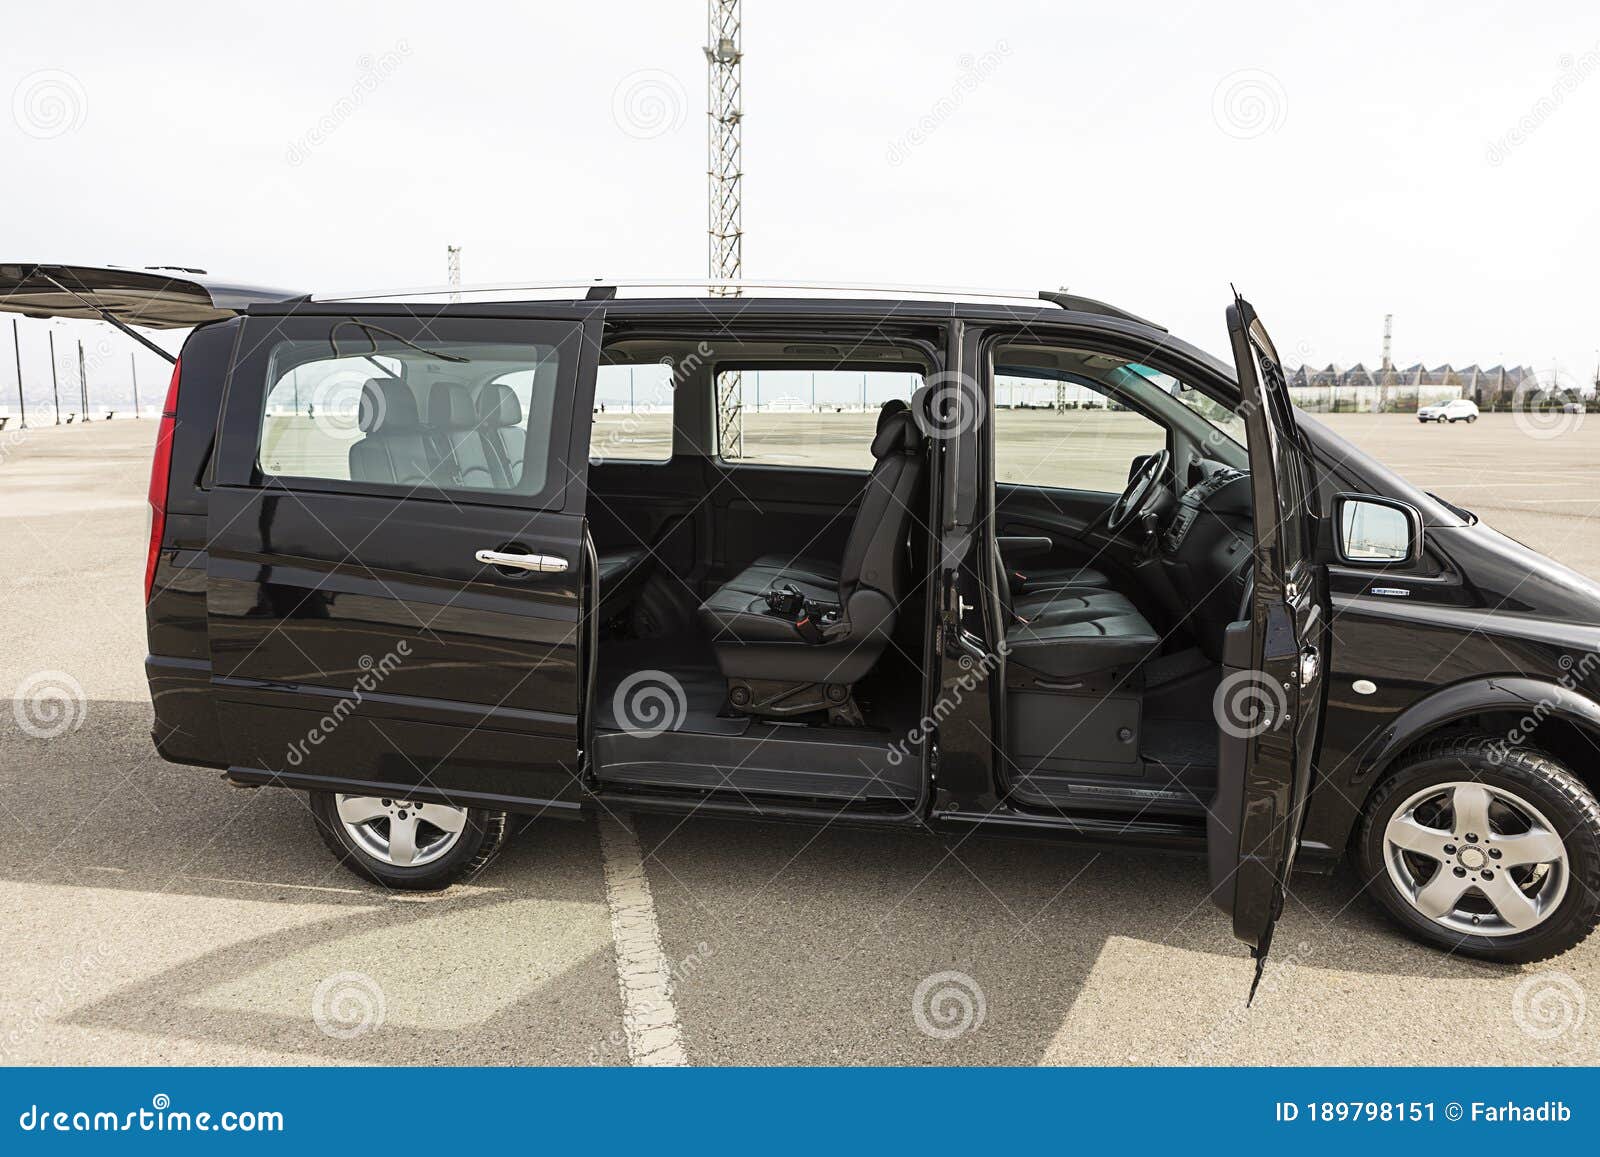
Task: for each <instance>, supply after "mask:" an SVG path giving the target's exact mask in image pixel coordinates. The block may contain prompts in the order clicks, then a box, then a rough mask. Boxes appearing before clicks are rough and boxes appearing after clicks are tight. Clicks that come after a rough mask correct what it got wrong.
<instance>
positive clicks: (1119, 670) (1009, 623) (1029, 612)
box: [1000, 583, 1161, 686]
mask: <svg viewBox="0 0 1600 1157" xmlns="http://www.w3.org/2000/svg"><path fill="white" fill-rule="evenodd" d="M1000 608H1001V614H1002V615H1003V617H1004V619H1005V633H1006V655H1007V657H1008V658H1010V659H1013V660H1015V661H1016V662H1017V663H1019V664H1020V665H1022V666H1024V667H1028V668H1030V669H1032V670H1034V671H1036V672H1038V673H1039V674H1041V675H1049V676H1053V677H1054V678H1057V679H1071V678H1076V677H1078V676H1084V675H1090V674H1095V673H1103V674H1104V675H1105V676H1106V678H1107V679H1109V680H1111V681H1112V682H1113V683H1115V684H1116V685H1119V686H1120V685H1123V684H1124V683H1125V682H1126V680H1127V678H1128V676H1129V675H1130V674H1131V673H1132V672H1133V671H1134V670H1135V669H1137V668H1138V667H1139V666H1140V665H1141V664H1142V663H1144V662H1145V661H1146V660H1147V659H1150V658H1152V657H1153V656H1154V655H1155V654H1156V653H1157V652H1158V651H1159V650H1160V649H1161V636H1160V635H1158V634H1157V633H1156V629H1155V628H1154V627H1152V626H1151V625H1150V621H1149V620H1148V619H1146V618H1145V617H1144V616H1143V615H1141V614H1140V613H1139V610H1138V608H1137V607H1135V606H1134V605H1133V603H1132V601H1131V600H1129V599H1128V598H1127V597H1126V596H1124V595H1121V594H1118V593H1117V592H1115V591H1109V590H1097V589H1095V588H1092V587H1062V588H1058V589H1055V590H1046V591H1040V592H1037V593H1035V594H1031V595H1022V596H1015V597H1014V596H1013V595H1012V593H1011V591H1010V589H1009V587H1008V585H1007V584H1005V583H1002V584H1001V587H1000Z"/></svg>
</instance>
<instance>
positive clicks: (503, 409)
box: [478, 382, 522, 427]
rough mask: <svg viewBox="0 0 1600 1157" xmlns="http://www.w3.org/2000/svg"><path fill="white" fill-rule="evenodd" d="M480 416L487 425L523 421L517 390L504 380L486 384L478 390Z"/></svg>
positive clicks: (505, 424)
mask: <svg viewBox="0 0 1600 1157" xmlns="http://www.w3.org/2000/svg"><path fill="white" fill-rule="evenodd" d="M478 418H479V420H480V421H481V422H482V423H483V424H484V425H485V426H496V427H498V426H515V425H516V424H517V423H518V422H520V421H522V403H521V402H519V401H517V395H516V391H514V390H513V389H512V388H511V387H510V386H508V385H506V384H505V383H503V382H491V383H490V384H489V385H487V386H484V387H483V389H482V390H480V391H479V392H478Z"/></svg>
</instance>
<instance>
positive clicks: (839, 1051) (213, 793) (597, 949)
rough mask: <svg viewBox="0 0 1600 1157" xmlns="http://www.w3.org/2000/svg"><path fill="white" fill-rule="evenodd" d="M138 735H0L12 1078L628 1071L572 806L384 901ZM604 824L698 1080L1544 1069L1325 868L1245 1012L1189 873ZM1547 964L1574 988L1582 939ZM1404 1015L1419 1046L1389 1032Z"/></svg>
mask: <svg viewBox="0 0 1600 1157" xmlns="http://www.w3.org/2000/svg"><path fill="white" fill-rule="evenodd" d="M148 727H149V707H148V704H143V703H110V702H98V701H97V702H92V703H90V704H88V706H87V711H86V714H85V722H84V725H83V726H82V727H80V728H78V729H76V730H72V731H68V732H66V733H64V734H62V735H60V736H58V737H56V738H53V739H49V740H42V739H38V738H35V737H32V736H28V735H23V734H21V733H19V732H18V731H17V729H16V728H15V727H14V726H12V724H11V721H10V720H6V721H5V722H4V724H3V725H0V769H4V770H3V771H0V776H3V780H0V799H3V802H4V805H5V806H4V808H3V809H0V832H3V833H4V836H3V839H4V846H3V849H0V878H4V879H5V880H7V881H8V887H7V888H6V889H5V890H4V891H5V894H6V896H7V900H6V901H5V903H6V904H7V906H8V907H12V906H14V910H13V911H11V912H9V913H8V915H9V916H10V918H11V923H12V926H13V927H22V928H29V929H31V931H30V932H29V934H28V935H27V936H26V937H23V938H19V939H18V940H17V941H15V942H14V943H12V944H11V945H10V946H8V949H7V950H6V955H7V956H8V957H11V958H12V959H11V961H10V965H9V967H10V970H11V974H12V976H13V978H14V983H13V985H12V986H11V987H12V990H13V991H14V992H15V993H17V994H18V995H17V997H16V998H15V1000H14V1001H8V1004H9V1005H10V1013H11V1015H10V1016H9V1017H8V1019H10V1020H12V1021H13V1022H14V1023H16V1024H20V1025H21V1027H22V1028H23V1030H24V1031H23V1033H22V1044H21V1045H19V1046H16V1047H14V1049H13V1056H14V1058H15V1059H22V1060H45V1061H56V1062H58V1063H73V1062H88V1061H102V1062H105V1061H113V1060H115V1061H127V1062H132V1063H153V1062H162V1061H178V1062H191V1063H192V1062H197V1061H198V1062H213V1063H252V1062H255V1061H284V1062H288V1063H294V1062H297V1061H305V1062H316V1063H341V1062H352V1063H377V1062H388V1063H502V1062H503V1063H524V1064H529V1063H543V1064H582V1063H593V1062H595V1061H600V1062H605V1063H619V1062H625V1061H626V1047H625V1043H624V1038H623V1036H622V1031H621V1027H622V1026H621V1015H620V1005H619V998H618V990H617V981H616V976H615V971H614V963H613V946H612V941H611V934H610V926H609V917H608V912H607V908H606V904H605V887H604V875H603V871H602V867H601V853H600V845H599V841H598V839H597V833H596V828H595V823H594V821H593V820H589V821H583V822H568V821H558V820H539V821H536V822H532V823H529V822H527V821H525V820H521V819H518V820H516V821H515V822H514V824H513V835H512V837H511V838H510V840H509V841H508V844H507V847H506V849H505V850H504V852H503V853H502V855H501V856H500V857H499V858H498V859H497V860H496V861H495V862H494V863H493V864H492V865H491V866H490V867H489V869H488V870H487V871H485V872H484V873H483V874H482V875H481V876H480V877H479V878H478V879H476V880H475V881H473V882H472V883H471V884H470V885H465V886H458V887H457V888H454V889H451V890H449V891H447V892H445V893H441V894H438V895H436V896H434V897H432V898H424V899H418V898H415V897H410V896H397V895H394V894H391V893H388V892H386V891H385V890H384V889H382V888H379V887H377V886H374V885H370V884H367V883H365V882H363V881H361V880H360V879H358V878H357V877H355V876H354V875H352V874H350V873H348V872H347V871H345V870H344V869H343V868H341V867H340V866H339V865H338V864H337V863H336V862H335V861H334V860H333V858H332V857H331V856H330V855H329V853H328V852H327V850H326V848H325V847H324V846H323V845H322V843H321V841H320V839H319V838H318V837H317V835H316V833H315V831H314V829H313V827H312V824H311V818H310V815H309V812H308V811H307V809H306V807H305V803H304V798H303V796H300V795H298V794H296V793H292V792H287V791H280V790H275V789H262V790H259V791H242V790H239V789H235V788H231V787H228V786H225V785H223V784H222V783H221V782H220V779H219V777H218V775H217V773H215V772H212V771H207V770H204V769H198V768H187V767H177V766H173V765H170V764H166V763H164V762H162V761H161V760H159V758H156V757H154V755H153V753H152V752H151V751H150V747H149V740H148ZM634 823H635V826H636V828H637V831H638V833H639V841H640V845H641V848H642V849H643V851H644V853H645V857H646V872H647V876H648V879H649V882H650V884H651V887H652V890H653V892H654V896H655V900H656V909H657V913H658V921H659V924H660V928H661V937H662V942H663V947H664V949H665V952H666V956H667V959H668V961H669V962H670V964H671V967H672V968H673V972H674V990H675V1000H676V1005H677V1011H678V1014H679V1017H680V1019H681V1022H682V1024H683V1031H684V1037H685V1042H686V1045H687V1047H688V1049H689V1051H690V1055H691V1057H692V1059H694V1060H695V1061H697V1062H701V1063H737V1064H745V1063H750V1064H757V1063H816V1064H837V1063H880V1064H901V1063H938V1064H950V1063H960V1064H967V1063H983V1064H1017V1063H1037V1062H1041V1061H1044V1062H1051V1063H1128V1062H1130V1061H1132V1062H1136V1063H1155V1062H1163V1063H1164V1062H1172V1063H1223V1062H1227V1061H1234V1060H1244V1061H1250V1062H1257V1063H1280V1062H1281V1063H1290V1062H1299V1063H1307V1062H1313V1061H1349V1062H1350V1063H1363V1062H1365V1063H1375V1062H1378V1061H1384V1060H1401V1059H1403V1058H1405V1057H1407V1056H1409V1057H1411V1059H1413V1060H1430V1059H1431V1060H1435V1061H1443V1060H1447V1059H1449V1057H1448V1048H1449V1045H1448V1040H1449V1039H1450V1037H1451V1034H1452V1030H1453V1029H1459V1030H1460V1031H1468V1030H1469V1029H1470V1030H1472V1031H1475V1032H1476V1033H1477V1039H1479V1040H1480V1041H1484V1040H1487V1042H1488V1043H1486V1044H1482V1045H1481V1046H1480V1053H1479V1055H1480V1056H1483V1055H1487V1056H1490V1057H1494V1058H1498V1059H1505V1060H1513V1059H1520V1060H1529V1059H1534V1060H1540V1061H1542V1062H1543V1063H1550V1058H1549V1057H1548V1056H1547V1055H1545V1054H1543V1053H1540V1052H1538V1051H1537V1050H1534V1049H1532V1048H1531V1045H1532V1044H1533V1043H1535V1042H1532V1041H1531V1038H1529V1037H1528V1036H1527V1034H1525V1033H1522V1032H1521V1031H1520V1030H1519V1029H1518V1028H1517V1026H1516V1025H1515V1024H1514V1023H1513V1022H1512V1018H1511V1013H1510V1003H1509V1002H1510V994H1511V992H1512V989H1513V988H1514V987H1515V985H1516V983H1517V982H1518V978H1519V975H1520V974H1519V972H1518V970H1515V969H1505V968H1500V967H1495V966H1488V965H1483V964H1479V963H1475V962H1472V961H1468V960H1464V959H1460V958H1453V957H1449V956H1446V955H1444V954H1441V953H1439V952H1436V951H1433V950H1431V949H1428V948H1425V947H1422V946H1420V945H1417V944H1414V943H1413V942H1411V941H1409V940H1407V939H1406V938H1404V937H1403V936H1402V935H1401V934H1400V933H1399V932H1398V931H1396V930H1394V929H1393V927H1392V926H1391V925H1389V924H1388V923H1387V921H1386V920H1384V919H1383V918H1382V917H1381V915H1379V914H1378V913H1377V912H1375V911H1374V909H1373V907H1372V905H1371V904H1370V902H1369V901H1368V899H1367V898H1366V897H1363V896H1361V895H1360V888H1359V886H1358V882H1357V881H1356V880H1355V879H1354V876H1353V873H1349V872H1345V873H1341V874H1336V875H1335V876H1332V877H1300V878H1297V879H1296V881H1295V884H1294V889H1293V896H1292V898H1291V900H1290V903H1289V908H1288V911H1287V912H1286V914H1285V917H1284V920H1283V923H1282V925H1281V928H1280V932H1279V939H1278V944H1277V946H1276V948H1275V950H1274V954H1273V960H1274V964H1273V965H1272V966H1270V967H1269V968H1268V971H1267V974H1266V978H1265V981H1264V983H1263V986H1262V990H1261V992H1260V994H1259V995H1258V996H1257V999H1256V1002H1255V1005H1254V1006H1253V1007H1252V1008H1251V1009H1249V1010H1245V1008H1244V1004H1243V1001H1244V995H1245V992H1246V989H1247V987H1248V985H1249V982H1250V977H1251V968H1252V966H1251V962H1250V961H1249V959H1248V957H1247V955H1246V953H1245V951H1244V949H1243V947H1242V946H1241V945H1239V944H1237V942H1235V941H1234V940H1233V939H1232V938H1231V936H1230V934H1229V930H1228V928H1227V926H1226V921H1225V920H1224V919H1223V917H1222V916H1221V915H1220V914H1219V913H1218V912H1216V910H1215V909H1214V908H1213V907H1212V906H1211V904H1210V902H1209V900H1208V898H1207V885H1206V879H1205V866H1204V863H1203V862H1202V861H1201V860H1199V859H1198V858H1191V857H1181V856H1163V855H1152V854H1144V853H1136V852H1128V851H1118V850H1108V851H1097V850H1091V849H1085V848H1081V847H1074V846H1070V845H1066V844H1062V843H1059V842H1051V841H1043V840H1034V839H1026V840H1024V839H1004V838H994V837H988V836H976V835H974V836H972V837H969V838H966V839H950V838H940V837H936V836H932V835H927V834H920V833H910V832H884V831H875V830H868V829H861V828H850V827H846V826H844V825H843V824H842V823H836V824H831V825H827V826H824V827H816V826H803V825H792V824H777V823H762V822H756V823H751V822H741V821H730V820H721V819H709V818H690V819H682V818H679V817H672V816H659V815H649V816H645V815H641V816H638V817H635V820H634ZM91 955H92V956H94V957H95V959H96V960H97V962H98V963H97V965H96V967H95V968H94V969H93V973H92V975H83V969H82V967H81V962H82V961H83V960H84V959H86V958H88V957H89V956H91ZM1563 961H1564V963H1563V967H1566V968H1567V969H1568V970H1569V971H1572V972H1574V974H1575V975H1578V976H1580V977H1582V978H1584V979H1585V980H1586V981H1587V980H1588V979H1589V978H1595V977H1600V968H1597V967H1596V964H1597V953H1596V952H1595V951H1593V950H1591V949H1590V948H1588V947H1586V948H1584V949H1580V950H1579V951H1578V952H1577V953H1574V954H1571V956H1570V957H1568V958H1563ZM63 977H67V978H69V979H71V980H72V984H71V985H70V986H68V987H70V988H71V990H72V991H71V992H70V993H69V994H68V995H67V996H65V997H63V998H61V999H60V1000H59V1001H57V1000H55V998H54V996H51V999H50V1000H49V1001H46V1002H45V1003H49V1004H51V1005H52V1007H51V1009H50V1010H49V1011H48V1014H47V1015H44V1016H43V1017H37V1016H36V1017H34V1019H33V1020H32V1021H30V1020H29V1019H28V1018H29V1016H30V1015H31V1014H30V1013H29V1012H28V1009H29V1008H32V1007H37V1006H38V1005H39V1004H40V1003H41V997H42V995H50V994H55V993H57V992H59V991H60V990H61V989H62V987H63V984H62V982H63ZM1480 997H1482V998H1483V999H1479V998H1480ZM1413 1008H1414V1009H1415V1010H1416V1011H1417V1012H1418V1014H1419V1015H1421V1014H1422V1013H1423V1011H1424V1010H1431V1011H1429V1012H1428V1015H1431V1016H1432V1017H1433V1018H1434V1021H1433V1022H1434V1023H1435V1024H1436V1025H1439V1026H1440V1028H1439V1042H1438V1043H1437V1045H1435V1044H1434V1043H1430V1042H1429V1041H1423V1042H1422V1043H1421V1044H1419V1043H1418V1042H1417V1040H1416V1038H1415V1036H1414V1035H1408V1036H1407V1037H1406V1041H1407V1042H1409V1043H1407V1044H1406V1045H1405V1046H1404V1047H1402V1046H1400V1045H1399V1044H1398V1043H1397V1042H1396V1041H1395V1040H1394V1038H1392V1037H1391V1036H1389V1035H1388V1034H1386V1032H1385V1029H1386V1026H1388V1025H1390V1024H1392V1023H1393V1022H1394V1017H1395V1016H1397V1015H1401V1014H1404V1013H1406V1012H1407V1011H1408V1010H1410V1009H1413ZM378 1010H381V1012H380V1011H378ZM1480 1022H1481V1023H1480ZM1485 1033H1487V1034H1488V1035H1487V1037H1486V1036H1485ZM1408 1049H1409V1050H1410V1051H1407V1050H1408Z"/></svg>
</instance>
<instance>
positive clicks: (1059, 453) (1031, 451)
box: [994, 374, 1167, 494]
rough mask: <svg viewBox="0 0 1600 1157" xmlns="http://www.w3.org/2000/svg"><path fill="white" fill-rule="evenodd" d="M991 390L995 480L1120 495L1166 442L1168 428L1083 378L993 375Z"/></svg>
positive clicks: (1013, 483) (1021, 484)
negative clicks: (1136, 468)
mask: <svg viewBox="0 0 1600 1157" xmlns="http://www.w3.org/2000/svg"><path fill="white" fill-rule="evenodd" d="M994 395H995V423H994V478H995V481H996V482H1001V483H1009V484H1011V485H1015V486H1044V487H1051V488H1056V489H1062V490H1088V491H1094V492H1099V493H1104V494H1120V493H1121V492H1122V490H1123V488H1124V487H1125V486H1127V484H1128V473H1129V470H1130V469H1131V468H1132V466H1133V463H1134V461H1135V459H1138V458H1141V457H1143V456H1144V455H1146V454H1154V453H1157V452H1159V451H1161V450H1164V449H1166V446H1167V428H1166V427H1165V426H1163V425H1161V424H1160V423H1159V422H1156V421H1154V420H1152V419H1150V418H1147V417H1145V415H1143V414H1141V413H1139V412H1138V411H1136V410H1131V409H1129V408H1128V407H1126V406H1124V405H1122V404H1120V403H1119V402H1117V401H1115V400H1114V399H1113V398H1112V397H1111V396H1110V395H1109V394H1108V393H1103V392H1101V391H1100V390H1097V389H1095V388H1093V387H1092V386H1090V385H1088V384H1087V383H1084V382H1076V381H1075V382H1068V381H1060V380H1057V379H1053V378H1047V377H1031V376H1027V375H1021V374H996V375H995V379H994Z"/></svg>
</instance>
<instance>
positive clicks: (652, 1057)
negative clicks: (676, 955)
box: [600, 815, 689, 1065]
mask: <svg viewBox="0 0 1600 1157" xmlns="http://www.w3.org/2000/svg"><path fill="white" fill-rule="evenodd" d="M600 856H601V859H602V860H603V861H604V863H605V872H606V905H607V906H608V907H609V908H610V909H611V939H612V941H613V942H614V943H615V944H616V949H617V988H618V990H619V991H620V992H621V993H622V1030H623V1032H624V1033H625V1034H626V1036H627V1038H628V1058H629V1059H630V1060H631V1061H632V1062H633V1063H634V1064H636V1065H686V1064H688V1063H689V1057H688V1055H687V1054H686V1053H685V1052H684V1050H683V1039H682V1036H681V1034H680V1033H679V1031H678V1010H677V1008H676V1007H674V1005H673V1003H672V972H671V969H670V968H669V967H668V964H667V956H666V953H665V952H664V951H662V948H661V929H660V927H659V926H658V925H657V924H656V905H655V900H654V899H653V898H652V897H651V895H650V881H649V879H648V878H646V876H645V874H644V855H643V853H641V852H640V851H639V837H638V836H637V835H636V834H635V833H634V830H633V821H632V820H631V819H629V818H627V817H626V816H612V815H602V816H601V817H600Z"/></svg>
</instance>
